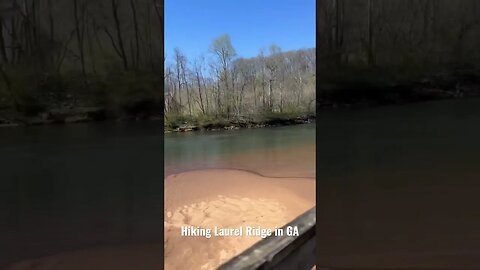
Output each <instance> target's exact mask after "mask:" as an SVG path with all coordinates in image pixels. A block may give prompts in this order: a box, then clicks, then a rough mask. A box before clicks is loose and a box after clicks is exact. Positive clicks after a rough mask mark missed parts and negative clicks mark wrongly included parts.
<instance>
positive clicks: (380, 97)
mask: <svg viewBox="0 0 480 270" xmlns="http://www.w3.org/2000/svg"><path fill="white" fill-rule="evenodd" d="M475 97H480V76H477V75H465V74H455V75H451V74H450V75H448V74H447V75H446V74H441V75H437V76H433V77H425V78H423V79H421V80H419V81H415V82H408V83H403V84H400V83H397V84H385V83H381V84H371V83H367V84H365V83H358V82H357V83H355V84H350V83H344V84H332V85H329V84H325V83H322V84H319V85H317V101H316V102H317V103H316V112H317V113H319V112H324V111H335V110H358V109H367V108H375V107H380V106H387V105H404V104H410V103H418V102H426V101H434V100H445V99H465V98H475ZM315 118H316V115H315V113H309V114H305V113H289V114H284V113H270V114H269V115H263V116H262V115H257V116H251V117H246V116H242V117H236V118H233V119H215V120H214V121H207V122H206V123H198V122H200V121H196V120H193V121H185V122H182V123H181V124H179V125H176V126H175V127H169V126H168V125H166V124H164V126H165V133H170V132H187V131H199V130H208V131H215V130H232V129H240V128H262V127H272V126H287V125H297V124H308V123H313V122H315ZM162 119H164V115H163V113H158V112H156V113H142V114H136V115H129V114H125V113H124V114H121V115H120V116H119V115H118V114H117V113H115V112H112V111H109V110H108V109H107V108H102V107H94V106H92V107H86V106H85V107H80V106H79V107H74V106H67V107H60V108H53V109H49V110H47V111H45V112H42V113H39V114H37V115H35V116H25V115H22V114H20V113H18V112H15V111H0V127H11V126H35V125H51V124H60V125H61V124H70V123H83V122H97V121H117V122H133V121H159V122H160V121H161V120H162Z"/></svg>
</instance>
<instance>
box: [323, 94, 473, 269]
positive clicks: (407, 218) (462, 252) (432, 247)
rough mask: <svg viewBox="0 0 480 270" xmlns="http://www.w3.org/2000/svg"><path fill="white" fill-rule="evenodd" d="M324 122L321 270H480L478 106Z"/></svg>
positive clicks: (462, 103) (428, 107) (420, 108)
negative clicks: (360, 269)
mask: <svg viewBox="0 0 480 270" xmlns="http://www.w3.org/2000/svg"><path fill="white" fill-rule="evenodd" d="M317 125H318V126H319V132H318V133H317V138H318V141H317V143H318V144H317V147H318V155H317V160H318V162H319V164H320V167H319V169H318V172H317V174H318V179H319V180H318V182H317V183H318V186H319V192H320V194H317V198H318V199H319V201H318V202H317V207H318V211H319V212H318V213H319V216H318V218H317V223H318V241H319V247H318V248H317V251H318V254H319V263H320V265H323V266H332V267H333V266H334V267H368V268H372V267H378V268H386V267H417V268H418V267H431V268H432V267H433V268H435V269H438V268H452V267H480V211H479V207H480V100H455V101H441V102H431V103H422V104H413V105H407V106H398V107H385V108H378V109H370V110H364V111H357V112H337V113H324V114H321V115H320V117H319V119H318V120H317Z"/></svg>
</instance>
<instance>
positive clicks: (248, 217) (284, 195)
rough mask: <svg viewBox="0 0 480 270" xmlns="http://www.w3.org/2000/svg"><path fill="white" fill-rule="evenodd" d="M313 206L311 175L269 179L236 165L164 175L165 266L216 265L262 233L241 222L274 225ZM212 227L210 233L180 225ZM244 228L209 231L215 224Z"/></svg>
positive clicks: (200, 266) (251, 224)
mask: <svg viewBox="0 0 480 270" xmlns="http://www.w3.org/2000/svg"><path fill="white" fill-rule="evenodd" d="M314 205H315V180H314V178H293V177H292V178H271V177H263V176H261V175H259V174H255V173H252V172H248V171H240V170H218V169H216V170H197V171H190V172H184V173H179V174H174V175H170V176H168V177H166V179H165V242H164V248H165V269H167V270H168V269H176V270H181V269H216V268H217V267H218V266H219V265H221V264H222V263H224V262H226V261H227V260H228V259H230V258H231V257H233V256H235V255H237V254H239V253H241V252H242V251H243V250H245V249H247V248H248V247H250V246H251V245H252V244H254V243H255V242H257V241H259V240H260V239H261V236H247V235H246V231H245V230H246V227H247V226H251V227H257V226H260V227H261V228H264V229H267V228H271V229H274V228H278V227H281V226H283V225H285V224H286V223H288V222H289V221H291V220H292V219H294V218H296V217H297V216H298V215H300V214H302V213H303V212H305V211H307V210H308V209H310V208H311V207H313V206H314ZM182 226H184V227H185V228H189V226H193V227H194V228H202V229H212V232H211V233H212V235H211V238H206V237H204V236H181V228H182ZM215 226H217V227H218V228H219V229H222V228H243V230H244V231H243V235H242V236H231V237H227V236H214V227H215Z"/></svg>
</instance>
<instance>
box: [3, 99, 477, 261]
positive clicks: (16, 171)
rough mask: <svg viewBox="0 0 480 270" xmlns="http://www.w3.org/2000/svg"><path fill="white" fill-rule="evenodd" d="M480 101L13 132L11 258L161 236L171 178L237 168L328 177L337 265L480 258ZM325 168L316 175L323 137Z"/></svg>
mask: <svg viewBox="0 0 480 270" xmlns="http://www.w3.org/2000/svg"><path fill="white" fill-rule="evenodd" d="M479 124H480V100H478V99H470V100H447V101H435V102H427V103H418V104H408V105H402V106H388V107H382V108H375V109H365V110H356V111H338V112H322V113H319V115H318V117H317V121H316V125H317V126H318V131H319V132H318V133H315V126H314V125H301V126H292V127H279V128H264V129H251V130H234V131H224V132H223V131H222V132H205V133H182V134H166V135H165V143H166V145H165V161H164V164H162V155H161V153H162V149H163V141H162V137H163V128H162V127H161V126H159V125H158V123H129V124H115V123H89V124H75V125H66V126H38V127H28V128H21V127H20V128H4V129H0V178H1V181H0V193H1V196H0V215H1V217H2V218H1V219H0V269H3V268H4V267H5V266H6V265H7V264H8V263H10V262H12V261H18V260H24V259H28V258H31V257H39V256H46V255H52V254H57V253H59V252H63V251H69V250H75V249H80V248H89V247H92V246H102V245H115V244H119V245H124V244H130V243H146V242H156V241H158V242H160V241H161V231H160V230H159V228H161V226H162V222H163V220H161V219H160V217H161V216H162V212H163V211H164V210H163V209H162V194H161V190H162V185H163V181H162V178H163V176H162V175H161V172H162V170H161V166H165V175H168V174H172V173H177V172H181V171H185V170H193V169H202V168H217V167H219V168H230V169H243V170H248V171H253V172H256V173H259V174H262V175H265V176H271V177H278V176H290V177H296V176H298V177H313V176H315V175H316V177H317V179H319V180H318V190H319V194H317V196H316V197H317V198H318V201H317V208H318V211H319V216H318V218H317V224H318V234H317V238H318V239H319V242H320V243H322V244H321V245H319V247H317V251H318V252H319V258H320V262H321V264H323V265H330V266H337V267H347V268H348V267H352V266H364V267H366V268H371V267H380V268H382V267H389V266H392V267H393V266H395V267H422V266H426V267H433V268H438V267H442V266H444V267H453V266H457V267H458V266H465V267H474V266H478V265H480V261H479V260H480V259H478V258H480V214H479V212H478V206H479V205H480V199H479V196H478V194H479V191H480V182H479V180H480V169H479V167H480V154H479V153H480V125H479ZM315 138H316V139H317V141H318V145H317V150H318V152H317V156H316V160H317V161H318V163H319V165H320V167H319V168H318V171H317V172H315V171H314V170H313V169H312V164H314V161H315V155H314V150H312V149H314V148H313V146H314V143H313V141H314V139H315Z"/></svg>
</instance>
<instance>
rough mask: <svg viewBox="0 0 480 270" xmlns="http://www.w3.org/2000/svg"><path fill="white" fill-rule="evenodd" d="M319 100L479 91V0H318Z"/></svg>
mask: <svg viewBox="0 0 480 270" xmlns="http://www.w3.org/2000/svg"><path fill="white" fill-rule="evenodd" d="M317 23H318V25H317V40H318V42H317V49H318V52H319V59H317V60H318V63H319V65H318V67H319V70H317V73H318V74H317V75H318V77H317V78H318V84H317V86H318V88H319V96H318V98H319V102H320V105H321V106H324V107H330V106H335V107H337V106H338V105H355V104H359V103H362V104H370V105H376V104H390V103H401V102H411V101H421V100H430V99H436V98H451V97H462V96H472V95H474V96H476V95H479V93H480V91H479V88H480V87H479V86H480V50H479V49H478V48H480V1H477V0H461V1H449V0H328V1H317Z"/></svg>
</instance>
